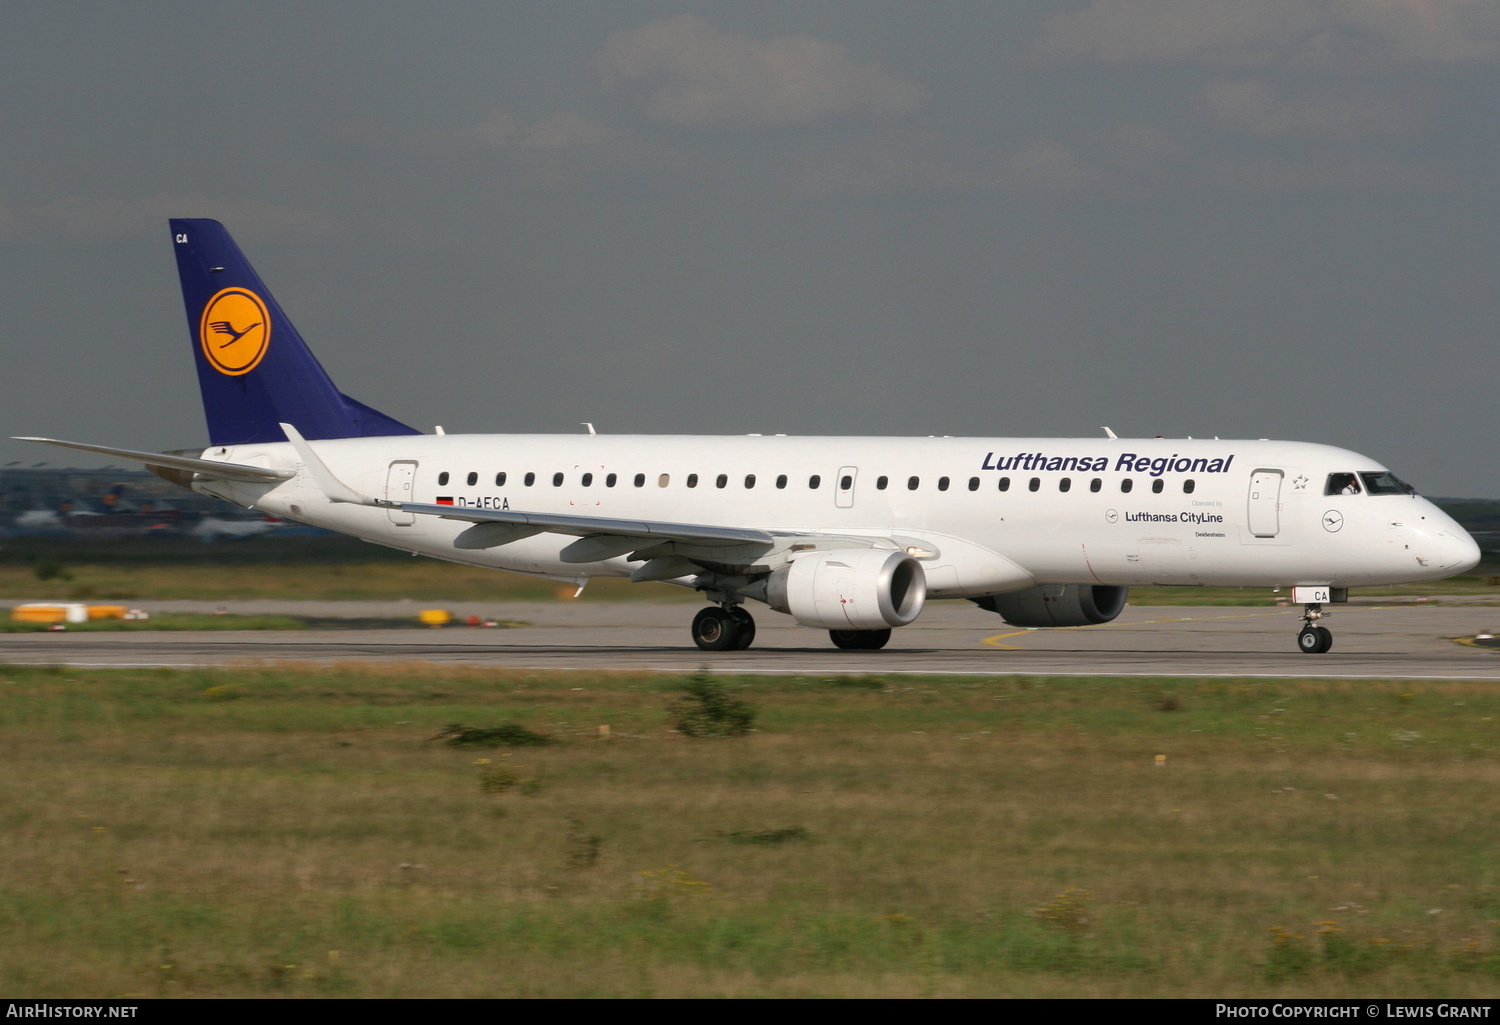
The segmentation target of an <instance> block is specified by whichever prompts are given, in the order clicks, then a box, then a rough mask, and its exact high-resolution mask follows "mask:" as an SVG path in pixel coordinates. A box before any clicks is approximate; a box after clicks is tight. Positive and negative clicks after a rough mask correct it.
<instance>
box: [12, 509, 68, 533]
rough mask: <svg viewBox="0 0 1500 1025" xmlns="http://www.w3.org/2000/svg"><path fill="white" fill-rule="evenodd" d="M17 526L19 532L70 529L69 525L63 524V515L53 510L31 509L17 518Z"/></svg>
mask: <svg viewBox="0 0 1500 1025" xmlns="http://www.w3.org/2000/svg"><path fill="white" fill-rule="evenodd" d="M15 525H16V529H18V530H28V531H39V532H40V531H61V530H67V529H68V527H67V524H65V523H64V522H63V518H62V514H61V513H58V512H56V511H54V510H52V509H29V510H27V511H26V512H23V513H20V514H19V515H17V516H16V519H15Z"/></svg>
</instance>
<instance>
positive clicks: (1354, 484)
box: [1323, 473, 1359, 495]
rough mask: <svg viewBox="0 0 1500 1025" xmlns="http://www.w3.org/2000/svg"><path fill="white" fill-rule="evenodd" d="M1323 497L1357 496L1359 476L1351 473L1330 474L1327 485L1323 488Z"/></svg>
mask: <svg viewBox="0 0 1500 1025" xmlns="http://www.w3.org/2000/svg"><path fill="white" fill-rule="evenodd" d="M1323 494H1325V495H1357V494H1359V476H1358V475H1357V474H1353V473H1330V474H1329V475H1328V484H1327V486H1325V487H1324V488H1323Z"/></svg>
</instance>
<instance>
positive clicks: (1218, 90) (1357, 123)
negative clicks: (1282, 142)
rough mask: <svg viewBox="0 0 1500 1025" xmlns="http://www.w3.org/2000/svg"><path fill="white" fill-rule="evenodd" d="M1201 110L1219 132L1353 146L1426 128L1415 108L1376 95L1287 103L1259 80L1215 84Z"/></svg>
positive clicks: (1202, 96) (1203, 97)
mask: <svg viewBox="0 0 1500 1025" xmlns="http://www.w3.org/2000/svg"><path fill="white" fill-rule="evenodd" d="M1198 108H1199V110H1200V111H1202V113H1203V114H1204V115H1205V116H1206V117H1207V119H1208V120H1209V122H1210V123H1211V124H1212V125H1213V126H1214V127H1215V128H1217V129H1218V130H1220V131H1223V132H1236V133H1243V134H1246V135H1252V136H1256V137H1258V138H1262V139H1269V138H1274V137H1277V136H1290V137H1294V138H1309V139H1333V140H1334V141H1336V142H1352V141H1354V140H1356V139H1363V138H1368V137H1372V136H1382V135H1405V134H1408V133H1410V132H1413V131H1415V130H1417V128H1419V127H1420V125H1421V115H1420V114H1419V112H1418V110H1417V108H1416V107H1415V106H1413V105H1412V104H1410V103H1406V102H1402V101H1396V100H1388V99H1383V98H1380V97H1374V96H1334V95H1322V96H1315V97H1311V98H1303V99H1284V98H1280V97H1277V96H1276V95H1275V93H1274V92H1273V91H1272V89H1271V86H1270V85H1269V84H1268V83H1266V82H1262V81H1259V80H1244V81H1230V80H1219V81H1214V82H1210V83H1208V84H1207V85H1206V86H1204V87H1203V90H1202V91H1201V92H1200V93H1199V95H1198Z"/></svg>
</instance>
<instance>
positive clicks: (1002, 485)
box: [1000, 477, 1010, 491]
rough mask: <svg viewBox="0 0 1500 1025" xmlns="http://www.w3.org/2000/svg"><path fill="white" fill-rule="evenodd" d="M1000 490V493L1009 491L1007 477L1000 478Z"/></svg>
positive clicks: (1008, 479)
mask: <svg viewBox="0 0 1500 1025" xmlns="http://www.w3.org/2000/svg"><path fill="white" fill-rule="evenodd" d="M1000 490H1001V491H1009V490H1010V478H1009V477H1001V478H1000Z"/></svg>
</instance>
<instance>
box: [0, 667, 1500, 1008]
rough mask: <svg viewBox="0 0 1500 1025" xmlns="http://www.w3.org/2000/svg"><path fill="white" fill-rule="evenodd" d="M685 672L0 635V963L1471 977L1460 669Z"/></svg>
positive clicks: (1405, 987)
mask: <svg viewBox="0 0 1500 1025" xmlns="http://www.w3.org/2000/svg"><path fill="white" fill-rule="evenodd" d="M719 683H720V684H721V685H722V686H723V688H724V690H725V691H726V692H727V693H728V694H729V695H730V696H733V697H738V698H741V699H743V700H745V701H747V702H749V703H750V704H751V705H752V706H753V707H754V709H755V712H756V726H757V731H756V732H753V733H751V734H749V735H747V736H739V737H728V738H721V739H690V738H688V737H686V736H684V735H682V734H680V733H676V732H672V731H671V730H670V729H669V723H670V722H671V718H670V716H669V709H670V708H671V707H672V706H673V705H674V702H676V701H678V700H680V698H679V695H680V693H681V687H682V684H683V681H682V680H681V679H680V678H669V677H655V676H649V675H632V674H541V673H519V672H515V673H503V672H493V671H479V670H472V669H459V668H448V667H435V666H407V667H387V668H380V667H370V666H363V665H361V666H358V667H352V666H351V667H348V668H336V669H313V668H309V667H299V666H295V665H290V666H269V667H265V668H259V669H245V670H236V671H206V670H204V671H197V670H194V671H169V670H110V671H80V670H73V669H53V670H44V669H37V668H21V667H0V765H3V770H4V771H3V772H0V937H3V940H0V990H3V992H4V993H5V994H6V995H7V996H15V997H49V996H50V997H63V996H67V997H81V996H120V997H126V996H142V997H151V996H177V995H182V996H268V995H289V996H348V997H358V996H406V997H417V996H663V997H665V996H814V995H816V996H912V997H916V996H1002V995H1015V996H1148V995H1149V996H1252V995H1254V996H1335V995H1358V996H1360V997H1376V996H1382V995H1384V996H1437V995H1442V996H1456V997H1464V996H1466V997H1492V996H1494V995H1495V994H1496V992H1497V990H1500V932H1497V923H1500V864H1497V861H1496V858H1495V851H1496V849H1497V842H1500V815H1497V811H1496V808H1497V805H1496V802H1495V800H1494V794H1495V788H1496V785H1497V782H1500V694H1497V692H1496V690H1495V688H1494V687H1493V686H1492V685H1489V684H1485V683H1467V682H1466V683H1387V682H1349V681H1338V682H1323V681H1269V680H1255V681H1224V680H1212V681H1210V680H1202V681H1198V680H1180V679H1174V680H1170V681H1153V680H1143V679H1067V680H1059V679H1038V678H989V679H977V680H976V679H973V678H938V677H930V678H912V677H900V678H896V677H891V678H888V679H882V678H840V679H836V680H831V679H818V678H755V679H748V678H734V677H726V678H723V679H722V680H720V681H719ZM454 723H459V724H465V725H468V726H473V727H496V726H500V725H504V724H508V723H514V724H519V725H522V726H525V727H528V728H530V729H532V730H534V731H538V732H541V733H545V734H548V735H550V736H551V737H552V738H553V739H554V741H555V742H554V743H551V744H548V745H546V746H535V747H495V748H488V747H474V746H468V747H455V746H450V745H449V744H447V743H445V742H444V741H442V740H439V739H434V738H436V736H437V735H438V734H439V731H440V730H441V729H442V728H443V727H444V726H445V725H447V724H454ZM606 725H607V726H608V727H609V728H610V729H609V736H608V737H607V738H606V737H603V736H601V733H600V730H599V727H600V726H606Z"/></svg>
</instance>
